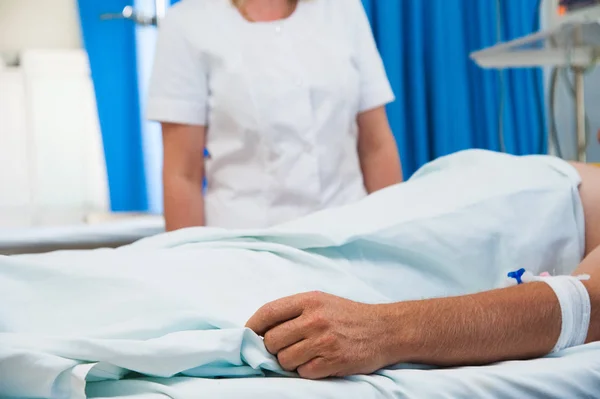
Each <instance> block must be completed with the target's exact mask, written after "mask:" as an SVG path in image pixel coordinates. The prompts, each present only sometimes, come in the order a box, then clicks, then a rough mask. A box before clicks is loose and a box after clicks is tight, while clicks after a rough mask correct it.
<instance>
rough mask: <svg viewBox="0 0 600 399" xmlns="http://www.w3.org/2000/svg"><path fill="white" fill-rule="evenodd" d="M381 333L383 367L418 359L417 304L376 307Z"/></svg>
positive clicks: (411, 302)
mask: <svg viewBox="0 0 600 399" xmlns="http://www.w3.org/2000/svg"><path fill="white" fill-rule="evenodd" d="M377 306H378V307H379V308H378V309H377V312H378V315H379V318H378V319H379V320H380V321H381V323H380V324H381V326H382V331H381V332H380V334H379V336H380V337H381V341H382V342H381V343H380V347H381V351H382V358H383V362H384V363H385V366H390V365H394V364H399V363H412V362H415V361H416V359H418V352H419V348H420V346H421V344H420V343H419V337H420V333H419V331H421V330H422V329H421V328H420V327H419V317H418V315H419V313H418V309H417V307H418V302H416V301H410V302H398V303H392V304H385V305H377Z"/></svg>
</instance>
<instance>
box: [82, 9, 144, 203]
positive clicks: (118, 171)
mask: <svg viewBox="0 0 600 399" xmlns="http://www.w3.org/2000/svg"><path fill="white" fill-rule="evenodd" d="M128 5H132V1H131V0H129V1H127V0H102V1H94V0H79V15H80V21H81V28H82V32H83V43H84V47H85V49H86V51H87V53H88V56H89V60H90V67H91V71H92V80H93V83H94V89H95V93H96V102H97V106H98V117H99V121H100V129H101V131H102V140H103V144H104V153H105V157H106V169H107V173H108V183H109V189H110V203H111V208H112V210H113V211H145V210H147V208H148V198H147V190H146V176H145V172H144V158H143V152H142V136H141V121H140V104H139V95H138V73H137V60H136V42H135V25H134V24H133V23H132V22H131V21H126V20H122V19H121V20H119V19H117V20H108V21H102V20H101V19H100V15H102V14H105V13H118V12H120V11H121V10H123V8H124V7H125V6H128Z"/></svg>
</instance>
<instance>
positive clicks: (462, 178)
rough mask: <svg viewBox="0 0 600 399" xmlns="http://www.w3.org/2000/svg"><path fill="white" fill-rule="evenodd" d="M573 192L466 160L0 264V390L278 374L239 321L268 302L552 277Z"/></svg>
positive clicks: (516, 165)
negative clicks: (385, 184) (199, 225)
mask: <svg viewBox="0 0 600 399" xmlns="http://www.w3.org/2000/svg"><path fill="white" fill-rule="evenodd" d="M464 165H469V167H465V166H464ZM577 184H578V180H577V176H576V175H574V174H573V173H572V170H571V169H569V167H568V165H566V164H563V163H560V162H557V161H555V160H553V159H549V158H543V157H542V158H540V157H532V158H514V157H510V156H507V155H501V154H493V153H488V152H484V151H469V152H465V153H461V154H457V155H455V156H451V157H447V158H444V159H441V160H439V161H436V162H434V163H432V164H430V165H428V166H427V167H425V168H424V169H423V170H422V171H420V172H418V173H417V175H416V176H415V177H414V178H413V179H411V181H410V182H409V183H405V184H402V185H399V186H395V187H391V188H388V189H386V190H382V191H381V192H378V193H376V194H374V195H372V196H370V197H368V198H367V199H365V200H364V201H361V202H359V203H357V204H354V205H350V206H346V207H342V208H339V209H332V210H327V211H323V212H320V213H317V214H314V215H311V216H308V217H306V218H303V219H300V220H297V221H294V222H291V223H287V224H284V225H281V226H277V227H275V228H272V229H268V230H261V231H225V230H220V229H188V230H184V231H179V232H175V233H171V234H164V235H159V236H156V237H152V238H149V239H146V240H143V241H140V242H138V243H136V244H134V245H131V246H128V247H124V248H121V249H118V250H98V251H79V252H60V253H54V254H47V255H36V256H20V257H10V258H9V257H4V258H0V296H1V304H0V394H4V395H8V396H16V397H39V396H45V397H75V398H76V397H83V395H84V389H85V380H86V379H87V380H91V381H101V380H107V379H108V380H110V379H117V380H118V379H122V378H126V377H127V376H128V373H129V372H135V373H138V374H143V375H147V376H152V377H160V378H168V377H172V376H175V375H188V376H196V377H232V376H240V375H262V373H263V372H265V371H272V372H275V373H280V374H285V373H283V372H282V371H281V369H280V368H279V366H278V365H277V362H276V361H275V359H274V358H273V357H272V356H270V355H269V354H268V353H267V352H266V350H265V349H264V346H263V344H262V341H261V339H260V338H258V337H257V336H255V335H254V334H253V333H251V332H250V331H247V330H245V329H244V328H243V325H244V324H245V321H246V320H247V319H248V318H249V317H250V316H251V315H252V313H253V312H254V311H255V310H256V309H257V308H258V307H260V306H261V305H263V304H264V303H267V302H269V301H271V300H274V299H277V298H280V297H283V296H287V295H291V294H295V293H299V292H305V291H313V290H319V291H324V292H329V293H332V294H335V295H338V296H342V297H346V298H350V299H353V300H357V301H363V302H367V303H381V302H391V301H400V300H407V299H418V298H426V297H434V296H445V295H458V294H466V293H471V292H477V291H482V290H487V289H491V288H494V287H497V286H499V285H500V284H501V283H502V281H503V279H504V276H505V274H506V272H507V271H509V270H512V269H515V268H518V267H522V266H526V267H527V268H528V269H533V270H534V271H543V270H549V271H554V272H556V273H566V272H568V271H570V270H572V269H573V267H574V266H575V265H576V264H577V262H578V261H579V259H580V257H581V253H582V248H583V241H582V231H583V224H582V223H583V221H582V213H581V205H580V204H579V199H578V195H577ZM34 381H35V383H34Z"/></svg>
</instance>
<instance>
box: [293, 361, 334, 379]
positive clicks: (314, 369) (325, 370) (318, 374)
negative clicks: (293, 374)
mask: <svg viewBox="0 0 600 399" xmlns="http://www.w3.org/2000/svg"><path fill="white" fill-rule="evenodd" d="M297 371H298V374H299V375H300V377H302V378H306V379H307V380H321V379H323V378H327V377H332V376H334V375H335V368H334V366H332V365H331V364H329V363H328V362H327V361H326V360H325V358H322V357H316V358H314V359H312V360H311V361H309V362H308V363H305V364H303V365H302V366H300V367H298V370H297Z"/></svg>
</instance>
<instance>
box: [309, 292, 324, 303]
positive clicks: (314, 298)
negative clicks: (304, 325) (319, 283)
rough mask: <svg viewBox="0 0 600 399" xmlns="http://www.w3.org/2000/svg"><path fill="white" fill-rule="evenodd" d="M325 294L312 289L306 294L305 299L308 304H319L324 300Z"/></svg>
mask: <svg viewBox="0 0 600 399" xmlns="http://www.w3.org/2000/svg"><path fill="white" fill-rule="evenodd" d="M324 295H325V294H323V293H322V292H321V291H312V292H309V293H308V294H306V296H305V298H304V300H305V301H306V302H307V304H308V305H311V306H319V305H321V303H322V302H323V296H324Z"/></svg>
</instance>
